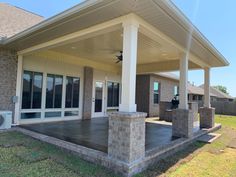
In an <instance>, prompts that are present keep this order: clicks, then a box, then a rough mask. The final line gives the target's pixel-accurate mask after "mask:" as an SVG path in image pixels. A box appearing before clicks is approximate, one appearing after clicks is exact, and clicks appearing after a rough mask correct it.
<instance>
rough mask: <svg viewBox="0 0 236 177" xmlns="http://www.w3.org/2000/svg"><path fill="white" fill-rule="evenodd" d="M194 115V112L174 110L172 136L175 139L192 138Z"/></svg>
mask: <svg viewBox="0 0 236 177" xmlns="http://www.w3.org/2000/svg"><path fill="white" fill-rule="evenodd" d="M193 121H194V114H193V111H192V110H187V109H175V110H173V120H172V135H173V137H185V138H190V137H192V136H193Z"/></svg>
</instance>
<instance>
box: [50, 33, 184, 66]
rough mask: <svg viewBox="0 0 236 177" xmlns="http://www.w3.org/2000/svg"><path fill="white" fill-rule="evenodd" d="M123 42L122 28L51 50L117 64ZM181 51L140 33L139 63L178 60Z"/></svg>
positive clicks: (160, 40)
mask: <svg viewBox="0 0 236 177" xmlns="http://www.w3.org/2000/svg"><path fill="white" fill-rule="evenodd" d="M122 43H123V35H122V30H116V31H112V32H109V33H106V34H102V35H98V36H95V37H92V38H88V39H85V40H81V41H77V42H73V43H69V44H65V45H63V46H59V47H56V48H53V49H51V50H53V51H56V52H60V53H65V54H68V55H71V56H76V57H79V58H85V59H90V60H95V61H98V62H105V63H109V64H115V63H116V61H117V60H116V55H118V54H119V52H120V51H121V50H122V48H123V47H122ZM179 53H180V51H178V50H177V49H176V48H175V47H174V46H172V45H170V44H168V43H167V42H165V41H164V40H162V39H161V38H160V39H159V40H158V42H156V40H155V41H154V40H152V39H151V38H149V37H147V36H145V35H144V34H142V33H139V34H138V64H148V63H155V62H160V61H169V60H177V59H179Z"/></svg>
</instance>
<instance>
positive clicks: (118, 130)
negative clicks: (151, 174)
mask: <svg viewBox="0 0 236 177" xmlns="http://www.w3.org/2000/svg"><path fill="white" fill-rule="evenodd" d="M146 116H147V114H146V113H139V112H136V113H123V112H114V113H111V114H110V115H109V137H108V156H109V157H110V158H112V159H114V160H118V161H122V162H124V163H128V164H131V163H132V162H134V161H138V160H141V159H143V158H144V157H145V118H146Z"/></svg>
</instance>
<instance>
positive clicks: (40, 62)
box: [19, 54, 84, 124]
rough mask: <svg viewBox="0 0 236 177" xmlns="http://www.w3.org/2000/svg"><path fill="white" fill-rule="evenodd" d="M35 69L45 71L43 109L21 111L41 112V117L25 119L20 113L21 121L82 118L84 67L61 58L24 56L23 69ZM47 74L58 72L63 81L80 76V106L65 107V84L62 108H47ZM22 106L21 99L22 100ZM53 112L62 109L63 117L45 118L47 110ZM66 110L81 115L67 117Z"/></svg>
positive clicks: (22, 122) (25, 122)
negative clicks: (67, 77)
mask: <svg viewBox="0 0 236 177" xmlns="http://www.w3.org/2000/svg"><path fill="white" fill-rule="evenodd" d="M24 70H27V71H34V72H41V73H43V90H42V103H41V109H37V110H34V109H30V110H22V109H20V112H21V113H23V112H24V113H27V112H41V119H25V120H21V119H20V115H19V120H20V121H19V123H20V124H27V123H37V122H42V121H43V122H51V121H59V120H74V119H81V118H82V103H83V94H82V93H83V83H84V81H83V67H80V66H76V65H71V64H69V63H66V62H64V61H63V60H61V58H54V59H51V58H48V57H47V56H39V55H36V54H35V55H29V56H24V57H23V71H24ZM47 74H56V75H62V76H63V83H65V82H66V76H71V77H79V78H80V96H79V99H80V100H79V108H65V89H66V88H65V84H64V85H63V89H62V90H63V91H62V93H63V94H62V108H59V109H46V108H45V100H46V88H45V87H46V82H47V80H46V79H47ZM22 89H23V85H22V86H21V94H22ZM20 108H21V101H20ZM51 111H52V112H53V111H60V112H62V116H61V117H55V118H44V114H45V112H51ZM64 111H78V112H79V116H75V117H67V118H65V117H64V116H63V115H64Z"/></svg>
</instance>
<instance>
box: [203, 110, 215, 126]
mask: <svg viewBox="0 0 236 177" xmlns="http://www.w3.org/2000/svg"><path fill="white" fill-rule="evenodd" d="M199 112H200V128H212V127H214V126H215V108H207V107H202V108H200V109H199Z"/></svg>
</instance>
